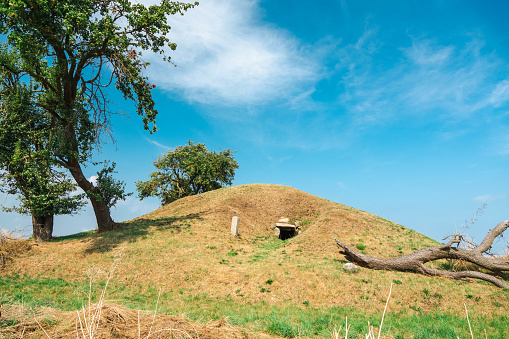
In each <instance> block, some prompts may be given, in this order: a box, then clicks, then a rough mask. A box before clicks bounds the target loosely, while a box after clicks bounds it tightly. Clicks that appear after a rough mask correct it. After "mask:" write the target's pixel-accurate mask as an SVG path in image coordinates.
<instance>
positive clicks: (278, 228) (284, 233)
mask: <svg viewBox="0 0 509 339" xmlns="http://www.w3.org/2000/svg"><path fill="white" fill-rule="evenodd" d="M270 228H271V229H273V230H274V234H275V235H276V236H277V237H278V238H279V239H281V240H286V239H288V238H293V237H295V236H296V235H299V234H301V233H302V231H301V228H300V225H299V222H298V221H296V222H295V223H293V224H291V223H290V219H289V218H281V219H279V220H278V222H277V223H276V224H275V225H270Z"/></svg>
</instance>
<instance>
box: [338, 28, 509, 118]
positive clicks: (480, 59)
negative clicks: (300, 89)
mask: <svg viewBox="0 0 509 339" xmlns="http://www.w3.org/2000/svg"><path fill="white" fill-rule="evenodd" d="M369 32H370V34H369V35H368V37H369V38H370V39H373V40H376V36H374V35H373V34H372V31H369ZM360 40H362V41H363V42H362V44H363V45H364V44H366V42H365V40H366V35H363V36H362V37H361V38H360V39H359V41H360ZM357 45H358V43H357V44H352V45H349V46H345V47H343V48H342V49H341V50H340V51H339V53H340V58H341V59H342V61H341V63H340V64H339V65H338V68H339V70H340V71H341V72H343V78H342V79H343V85H344V88H345V92H344V93H343V94H342V95H341V97H340V99H341V104H343V105H344V106H345V107H346V108H347V110H348V111H350V112H352V113H353V114H354V115H356V120H357V121H358V123H359V124H363V125H374V124H380V123H384V122H385V121H388V120H389V119H394V118H398V117H405V116H412V117H414V116H416V115H425V116H427V117H432V118H433V119H444V118H446V119H453V120H454V119H468V118H470V117H471V116H473V115H474V114H476V113H478V112H480V111H481V110H483V109H485V108H490V107H498V106H500V105H502V104H504V103H506V102H507V101H509V81H507V80H504V81H501V82H493V79H494V78H496V77H498V75H499V66H500V64H501V61H500V60H499V59H498V58H497V57H496V55H495V54H493V53H486V52H485V51H483V47H484V43H483V42H482V41H480V40H476V39H473V40H472V41H470V42H468V43H465V44H463V45H441V44H439V43H438V42H435V41H432V40H423V41H420V40H418V39H413V43H412V45H411V46H410V47H408V48H402V49H401V53H402V54H401V56H402V59H401V61H400V62H398V63H396V64H392V63H391V64H384V62H383V61H384V60H383V58H382V59H379V58H378V54H377V53H375V54H373V53H371V52H370V53H368V52H366V51H363V50H359V49H358V48H357Z"/></svg>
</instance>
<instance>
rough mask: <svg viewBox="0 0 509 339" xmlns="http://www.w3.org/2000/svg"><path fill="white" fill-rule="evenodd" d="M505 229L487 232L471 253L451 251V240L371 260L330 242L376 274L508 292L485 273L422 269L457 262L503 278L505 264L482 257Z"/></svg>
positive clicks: (508, 266) (504, 225)
mask: <svg viewBox="0 0 509 339" xmlns="http://www.w3.org/2000/svg"><path fill="white" fill-rule="evenodd" d="M508 227H509V221H504V222H501V223H499V224H498V225H497V226H496V227H495V228H494V229H493V230H491V231H489V232H488V235H487V236H486V238H485V239H484V240H483V242H482V244H481V245H479V246H478V247H477V248H475V249H473V250H466V249H463V248H458V247H452V245H453V244H454V243H457V240H456V239H455V238H453V239H451V240H450V241H449V242H448V243H446V244H443V245H440V246H435V247H428V248H424V249H421V250H418V251H415V252H413V253H410V254H407V255H404V256H402V257H398V258H390V259H382V258H376V257H371V256H369V255H366V254H363V253H360V252H358V251H356V250H354V249H353V248H351V247H350V246H348V245H346V244H345V243H343V242H341V241H339V240H338V239H334V240H335V241H336V243H337V244H338V246H340V247H341V248H342V249H343V251H342V252H340V253H342V254H344V255H345V257H346V258H347V259H348V260H350V261H352V262H355V263H356V264H358V265H359V266H363V267H367V268H372V269H377V270H395V271H403V272H407V271H412V272H418V273H421V274H424V275H432V276H445V277H450V278H454V279H464V278H474V279H481V280H485V281H488V282H491V283H492V284H494V285H496V286H498V287H501V288H509V285H507V284H506V283H505V282H503V281H502V280H500V279H498V278H496V277H494V276H493V275H490V274H487V273H483V272H477V271H462V272H449V271H443V270H438V269H435V268H430V267H427V266H424V264H425V263H427V262H430V261H434V260H439V259H458V260H463V261H468V262H471V263H474V264H476V265H479V266H480V267H483V268H485V269H487V270H490V271H492V272H494V273H495V274H498V275H500V276H505V274H504V273H502V272H503V271H509V261H507V260H504V259H501V258H491V257H487V256H485V255H483V254H482V253H483V252H484V251H487V250H488V249H489V248H490V247H491V245H492V244H493V241H494V240H495V238H497V237H498V236H499V235H501V234H502V232H504V230H505V229H507V228H508ZM481 250H484V251H481Z"/></svg>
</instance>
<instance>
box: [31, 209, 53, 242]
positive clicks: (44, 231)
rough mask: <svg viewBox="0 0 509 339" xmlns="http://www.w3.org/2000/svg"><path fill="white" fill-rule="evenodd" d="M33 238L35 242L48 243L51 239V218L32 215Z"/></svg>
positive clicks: (50, 216)
mask: <svg viewBox="0 0 509 339" xmlns="http://www.w3.org/2000/svg"><path fill="white" fill-rule="evenodd" d="M32 227H33V237H34V240H35V241H48V240H50V239H51V238H52V237H53V216H52V215H44V216H34V215H33V214H32Z"/></svg>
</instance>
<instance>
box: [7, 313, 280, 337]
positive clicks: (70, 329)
mask: <svg viewBox="0 0 509 339" xmlns="http://www.w3.org/2000/svg"><path fill="white" fill-rule="evenodd" d="M84 311H85V312H86V313H95V312H100V314H101V316H100V318H99V319H97V324H98V326H97V328H95V330H94V332H93V333H87V332H85V331H84V332H82V330H81V328H80V325H79V322H80V317H78V315H77V313H76V312H61V311H58V310H55V309H52V308H49V307H42V308H40V309H39V310H38V311H37V312H33V311H32V310H30V309H27V308H23V307H22V306H21V305H9V307H6V309H5V310H4V311H3V312H2V314H3V319H4V320H5V319H7V320H8V319H16V320H18V323H17V324H16V325H13V326H9V327H5V328H2V329H1V330H0V337H5V338H13V339H14V338H51V339H56V338H87V339H90V338H98V339H110V338H142V339H148V338H161V339H162V338H175V339H176V338H196V337H198V338H202V339H212V338H263V337H266V338H269V336H265V335H263V334H256V335H254V334H249V333H246V332H244V331H241V329H239V328H238V327H236V326H233V325H231V324H229V323H228V320H227V319H221V320H217V321H211V322H208V323H206V324H200V323H195V322H191V321H189V320H188V319H186V318H184V317H179V316H170V315H155V316H154V314H151V313H150V312H147V311H137V310H132V309H129V308H126V307H124V306H120V305H115V304H101V305H98V304H92V305H91V306H90V308H86V309H85V310H84ZM81 321H83V318H81ZM270 338H276V337H270Z"/></svg>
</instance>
